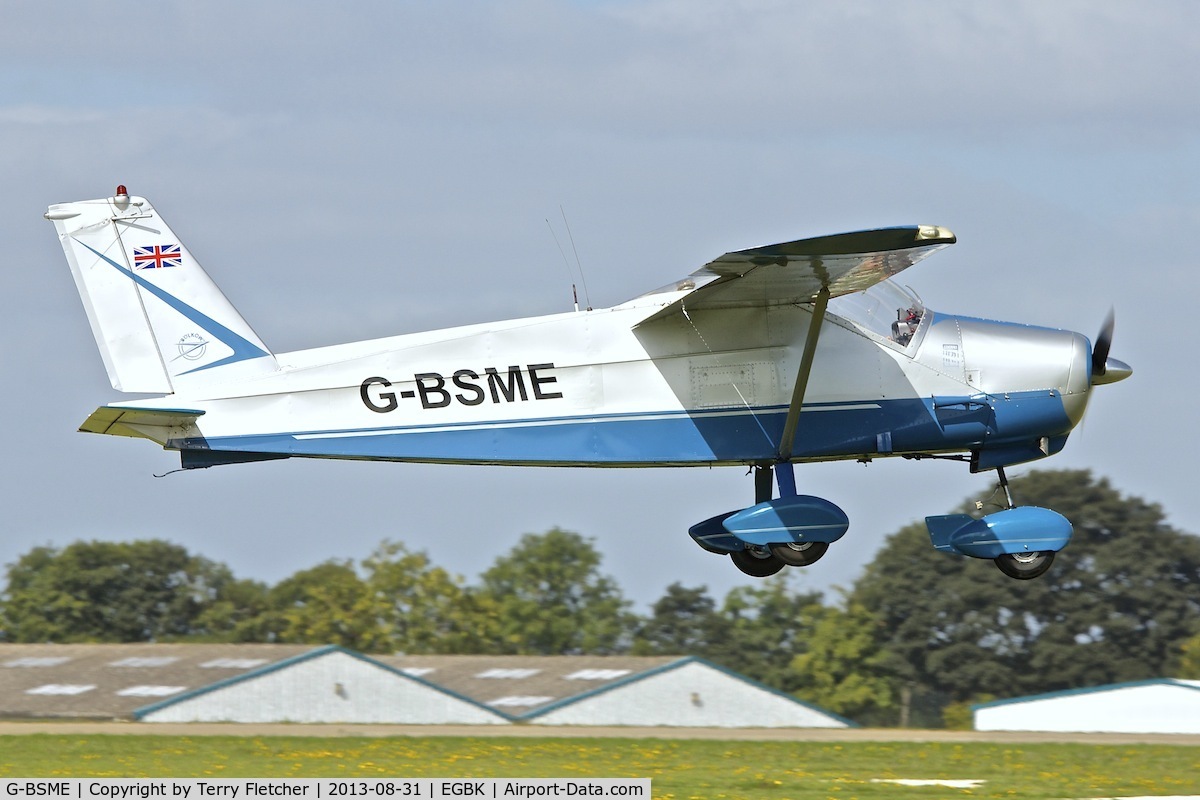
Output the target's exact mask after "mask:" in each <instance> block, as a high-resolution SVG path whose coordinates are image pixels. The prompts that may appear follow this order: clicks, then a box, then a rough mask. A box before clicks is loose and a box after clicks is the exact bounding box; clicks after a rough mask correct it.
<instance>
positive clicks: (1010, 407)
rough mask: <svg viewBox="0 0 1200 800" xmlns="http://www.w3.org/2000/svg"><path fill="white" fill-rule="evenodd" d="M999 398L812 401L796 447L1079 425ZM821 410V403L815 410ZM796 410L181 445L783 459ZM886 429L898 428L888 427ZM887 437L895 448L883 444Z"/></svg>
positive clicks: (810, 453) (863, 450) (1028, 433)
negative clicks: (958, 402)
mask: <svg viewBox="0 0 1200 800" xmlns="http://www.w3.org/2000/svg"><path fill="white" fill-rule="evenodd" d="M990 403H992V404H991V405H988V404H983V405H981V406H963V407H955V408H945V407H935V403H934V401H933V400H932V399H916V398H913V399H907V400H881V401H877V402H870V403H847V404H827V405H825V406H815V407H813V408H812V409H809V408H808V407H806V408H805V413H803V414H801V416H800V423H799V426H798V429H797V435H796V443H795V449H794V455H795V457H796V458H800V459H806V458H828V457H846V456H855V455H867V454H875V453H883V454H891V453H912V452H938V451H947V450H962V451H965V450H970V449H973V448H978V447H984V446H987V447H991V446H998V445H1002V444H1004V443H1011V442H1028V441H1032V440H1033V439H1035V438H1036V437H1040V436H1048V435H1055V434H1058V433H1064V434H1065V433H1066V432H1067V431H1069V430H1070V421H1069V420H1068V418H1067V415H1066V413H1065V411H1064V410H1063V405H1062V401H1061V399H1060V398H1059V397H1058V396H1056V395H1054V394H1049V393H1046V392H1028V393H1022V394H1013V395H1011V396H1009V397H1006V398H1003V399H1000V398H992V399H991V400H990ZM810 411H814V412H815V411H821V413H809V412H810ZM786 417H787V410H786V409H785V408H781V407H767V408H761V409H754V410H753V411H749V410H747V409H745V408H742V409H706V410H703V411H696V412H692V413H688V412H670V411H665V412H661V413H640V414H623V415H609V416H592V417H588V416H580V417H555V418H546V419H535V420H508V421H495V422H480V423H460V424H442V425H438V424H429V425H420V426H412V427H403V428H379V429H366V430H363V429H359V430H345V431H332V430H326V431H305V432H288V433H276V434H261V435H249V436H229V437H209V438H207V439H198V440H186V441H181V442H173V443H172V446H175V447H180V448H197V449H210V450H228V451H236V452H243V453H247V452H254V453H275V454H281V455H292V456H314V457H337V458H364V459H379V460H396V461H448V462H484V463H497V464H503V463H510V464H597V465H625V464H629V465H656V464H689V463H690V464H695V463H720V462H754V461H771V460H774V459H775V457H776V455H777V453H778V442H779V438H780V437H781V436H782V434H783V427H784V423H785V420H786ZM885 434H886V435H885ZM883 442H886V443H887V444H886V448H884V447H882V446H881V444H882V443H883Z"/></svg>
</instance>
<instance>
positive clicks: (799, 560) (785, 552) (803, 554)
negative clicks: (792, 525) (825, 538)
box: [770, 542, 829, 567]
mask: <svg viewBox="0 0 1200 800" xmlns="http://www.w3.org/2000/svg"><path fill="white" fill-rule="evenodd" d="M770 548H771V554H772V555H774V556H775V557H776V558H778V559H779V560H780V561H782V562H783V563H784V564H787V565H788V566H789V567H807V566H808V565H810V564H815V563H817V562H818V561H820V560H821V556H823V555H825V553H826V551H828V550H829V542H785V543H783V544H773V545H770Z"/></svg>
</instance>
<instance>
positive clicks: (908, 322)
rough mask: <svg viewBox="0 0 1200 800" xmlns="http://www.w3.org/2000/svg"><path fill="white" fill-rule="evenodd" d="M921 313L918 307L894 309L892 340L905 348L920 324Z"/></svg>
mask: <svg viewBox="0 0 1200 800" xmlns="http://www.w3.org/2000/svg"><path fill="white" fill-rule="evenodd" d="M921 311H922V309H921V308H920V307H919V306H909V307H908V308H898V309H896V321H895V322H893V323H892V339H894V340H895V341H896V342H897V343H898V344H901V345H904V346H906V347H907V346H908V343H909V342H910V341H912V337H913V334H914V333H916V332H917V326H919V325H920V324H921Z"/></svg>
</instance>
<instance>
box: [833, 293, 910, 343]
mask: <svg viewBox="0 0 1200 800" xmlns="http://www.w3.org/2000/svg"><path fill="white" fill-rule="evenodd" d="M829 313H831V314H836V315H837V316H839V317H841V318H842V319H845V320H849V321H850V322H853V323H854V324H855V325H857V326H858V327H860V328H864V329H866V330H868V331H870V332H871V333H874V334H876V335H877V336H882V337H883V338H884V339H890V340H891V341H893V342H896V343H897V344H899V345H900V346H901V347H907V346H908V343H909V342H911V341H912V337H913V334H915V333H916V332H917V327H918V326H919V325H920V324H921V318H922V317H924V316H925V304H924V303H922V302H921V298H919V297H917V296H916V294H915V293H913V292H912V291H911V290H909V289H906V288H904V287H902V286H900V285H899V284H897V283H893V282H892V281H890V280H889V281H883V282H882V283H877V284H875V285H874V286H872V287H871V288H870V289H867V290H866V291H862V292H855V293H854V294H844V295H842V296H841V297H835V298H833V299H832V300H830V301H829Z"/></svg>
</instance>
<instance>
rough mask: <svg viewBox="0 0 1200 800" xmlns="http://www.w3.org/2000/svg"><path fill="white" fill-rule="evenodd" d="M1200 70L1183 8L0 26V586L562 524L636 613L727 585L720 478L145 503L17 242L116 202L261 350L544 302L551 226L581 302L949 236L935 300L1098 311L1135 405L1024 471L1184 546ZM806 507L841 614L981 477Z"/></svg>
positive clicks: (258, 8) (1100, 3)
mask: <svg viewBox="0 0 1200 800" xmlns="http://www.w3.org/2000/svg"><path fill="white" fill-rule="evenodd" d="M1197 76H1200V5H1197V4H1195V3H1191V2H1188V1H1187V0H1178V1H1177V2H1172V1H1170V0H1162V1H1161V2H1150V3H1140V4H1132V3H1126V2H1115V1H1113V2H1106V1H1104V0H1086V1H1084V2H1076V1H1074V0H1062V1H1061V2H1055V3H1044V2H1038V1H1037V0H1031V1H1029V2H1021V1H1019V0H1018V1H1016V2H1008V3H1003V4H1000V3H961V2H955V1H950V0H946V1H942V0H898V1H894V2H882V1H880V2H853V1H851V2H841V1H839V2H832V0H830V1H829V2H809V3H793V2H787V1H786V0H761V1H759V2H755V1H752V0H747V1H746V2H717V1H716V0H647V2H620V1H617V0H614V1H613V2H603V1H601V2H583V1H582V0H580V1H577V2H550V1H549V0H503V2H499V1H497V2H490V1H489V0H479V1H478V2H447V3H424V2H400V1H396V0H392V1H391V2H358V3H349V4H347V3H339V4H334V3H320V2H308V3H295V2H272V1H270V0H264V2H255V3H243V2H206V3H194V2H159V3H153V4H145V5H143V6H139V7H136V8H126V9H123V10H121V11H120V13H115V12H114V8H113V6H112V5H111V3H98V2H73V3H70V4H66V5H63V4H55V5H48V4H46V3H44V2H40V1H39V2H25V1H24V0H0V180H3V182H4V187H5V188H4V190H3V191H0V220H2V221H0V232H2V233H3V242H4V252H5V255H4V258H3V263H2V264H0V287H2V294H0V297H2V298H3V299H2V300H0V303H2V306H0V308H3V314H0V326H2V331H0V332H2V335H3V341H4V343H5V344H4V347H3V351H2V356H0V358H2V360H0V366H2V369H3V375H4V386H5V391H4V392H3V394H2V399H0V403H2V404H3V416H4V419H5V420H6V421H7V424H6V426H5V433H4V437H3V451H4V454H3V460H2V461H0V465H2V466H0V470H2V475H0V478H2V480H0V498H2V500H3V508H4V512H5V513H4V515H3V524H0V564H9V563H12V562H13V561H15V560H16V559H17V558H18V557H19V556H20V555H21V554H23V553H25V552H27V551H28V550H29V549H31V548H32V547H35V546H39V545H51V546H59V547H61V546H65V545H67V544H69V543H71V542H73V541H76V540H79V539H85V540H91V539H107V540H132V539H142V538H162V539H167V540H170V541H173V542H177V543H179V544H181V545H184V546H185V547H187V548H188V549H189V550H190V551H192V552H193V553H198V554H200V555H204V556H206V557H208V558H211V559H215V560H217V561H221V562H224V563H226V564H228V565H229V566H230V568H231V569H232V570H233V571H234V573H235V574H237V575H238V576H239V577H248V578H255V579H259V580H264V581H268V582H274V581H278V580H280V579H281V578H284V577H286V576H288V575H290V574H292V573H294V572H296V571H297V570H300V569H305V568H308V567H311V566H315V565H316V564H318V563H320V562H322V561H324V560H327V559H338V560H343V559H354V560H358V559H361V558H364V557H366V556H368V555H369V554H370V553H371V551H372V550H374V549H375V547H376V546H378V545H379V543H380V542H381V541H383V540H385V539H390V540H396V541H402V542H404V543H405V544H406V545H407V546H408V547H409V548H410V549H414V550H423V551H425V552H427V553H428V554H429V555H430V557H431V558H432V559H433V561H434V562H435V563H437V564H439V565H441V566H444V567H446V568H447V569H449V570H450V571H452V572H455V573H458V574H461V575H463V576H464V577H465V578H466V579H467V580H468V581H474V580H475V579H476V577H477V575H478V573H479V572H480V571H481V570H483V569H486V568H487V567H488V566H489V565H490V564H491V563H492V562H493V561H494V560H495V559H496V558H497V557H498V556H500V555H503V554H504V553H506V552H508V551H509V550H510V549H511V548H512V547H513V546H514V545H515V544H516V543H517V541H518V540H519V539H520V537H521V535H522V534H524V533H529V532H534V533H538V532H543V531H545V530H548V529H549V528H551V527H554V526H559V527H562V528H565V529H567V530H572V531H576V532H578V533H580V534H582V535H584V536H586V537H589V538H591V539H593V540H594V542H595V545H596V546H597V548H598V549H599V550H600V551H601V552H602V554H603V556H604V562H603V565H602V570H603V571H604V572H605V573H606V574H609V575H611V576H612V577H614V578H615V579H616V580H617V582H618V583H619V584H620V586H621V587H622V589H623V590H624V592H625V594H626V595H627V596H628V597H629V598H630V599H631V600H632V601H633V602H634V603H635V604H636V605H637V607H638V608H639V609H644V608H645V607H647V606H648V605H649V604H650V603H652V602H653V601H654V600H655V599H657V598H658V597H660V596H661V595H662V593H663V591H664V590H665V588H666V587H667V586H668V585H669V584H671V583H673V582H676V581H678V582H680V583H682V584H684V585H686V586H699V585H704V586H707V587H708V589H709V591H710V592H711V593H712V594H713V595H714V596H715V597H717V598H720V597H722V596H724V594H725V593H726V592H727V591H728V590H729V589H731V588H732V587H735V586H740V585H746V584H749V583H751V582H752V581H753V579H751V578H747V577H745V576H743V575H741V573H739V572H737V571H736V570H735V569H734V568H733V566H732V564H730V563H729V561H728V559H726V558H724V557H718V556H715V555H711V554H708V553H705V552H703V551H702V550H700V549H699V548H697V547H696V546H695V545H694V544H693V543H692V542H691V541H690V539H689V538H688V536H687V528H688V527H689V526H690V525H692V524H693V523H695V522H698V521H700V520H702V519H705V518H707V517H710V516H713V515H715V514H718V513H721V512H724V511H729V510H733V509H737V508H742V507H744V506H747V505H750V504H751V503H752V502H753V482H752V478H750V477H747V476H746V475H745V474H744V473H745V470H743V469H738V468H718V469H703V468H692V469H647V470H629V469H624V470H600V469H547V468H513V467H510V468H501V467H481V466H444V465H412V464H393V463H352V462H325V461H305V460H300V459H291V460H287V461H281V462H270V463H264V464H249V465H235V466H226V467H219V468H214V469H209V470H198V471H194V472H189V473H186V474H182V473H179V474H174V475H169V476H167V477H162V478H157V477H155V475H156V474H162V473H166V472H168V471H170V470H172V469H174V468H176V467H177V466H178V456H177V455H176V454H174V453H167V452H163V451H162V450H160V449H158V448H157V447H156V446H154V445H153V444H151V443H149V442H145V441H138V440H133V439H118V438H113V437H105V436H94V435H88V434H82V433H77V432H76V428H77V427H78V425H79V424H80V423H81V422H82V421H83V420H84V418H86V417H87V415H88V414H89V413H91V411H92V410H94V409H95V408H96V407H97V406H100V405H103V404H105V403H110V402H119V401H120V400H121V399H123V398H127V397H128V396H126V395H122V394H121V393H119V392H116V391H115V390H113V389H112V388H111V386H110V385H109V383H108V379H107V376H106V374H105V371H104V367H103V365H102V363H101V361H100V358H99V355H98V353H97V350H96V345H95V343H94V341H93V339H92V336H91V332H90V329H89V328H88V325H87V321H86V318H85V315H84V312H83V308H82V305H81V303H80V301H79V299H78V295H77V293H76V291H75V287H74V284H73V282H72V280H71V277H70V272H69V269H68V267H67V264H66V262H65V260H64V258H63V254H62V250H61V248H60V246H59V243H58V241H57V238H56V236H55V234H54V230H53V226H52V225H51V223H49V222H47V221H46V220H44V219H43V218H42V214H43V213H44V211H45V209H46V206H48V205H49V204H51V203H56V202H65V201H71V200H82V199H89V198H95V197H104V196H107V195H111V194H112V193H113V191H114V189H115V187H116V185H117V184H118V183H121V184H125V185H127V186H128V187H129V189H130V191H131V193H134V194H140V195H144V196H146V197H148V198H149V199H150V200H151V201H152V202H153V203H154V205H155V206H156V208H157V209H158V210H159V212H160V213H161V214H162V215H163V217H164V219H166V220H167V222H168V223H169V224H170V225H171V226H172V228H173V229H174V230H175V232H176V233H177V234H179V236H180V238H181V239H183V241H185V242H186V243H187V245H188V247H189V248H190V250H191V251H192V253H193V254H194V255H195V256H196V257H197V258H198V259H199V260H200V261H201V263H202V264H203V265H204V266H205V268H206V270H207V271H208V272H209V274H210V275H211V276H212V277H213V279H214V280H215V281H216V282H217V283H218V284H219V285H220V286H221V287H222V289H223V290H224V292H225V294H226V295H227V296H228V297H229V298H230V299H231V300H232V302H233V303H234V305H236V306H237V307H238V309H239V311H240V312H241V313H242V315H243V316H244V317H245V318H246V319H247V320H248V321H249V322H250V324H251V325H252V326H254V328H255V330H256V331H257V333H258V334H259V336H260V337H261V338H262V339H263V340H264V341H265V342H266V343H267V344H268V346H270V347H271V349H272V350H274V351H275V352H286V351H289V350H296V349H302V348H306V347H315V346H320V345H324V344H333V343H337V342H346V341H354V340H359V339H367V338H374V337H380V336H388V335H393V334H399V333H408V332H414V331H421V330H427V329H430V328H439V327H447V326H452V325H459V324H467V323H475V322H487V321H490V320H500V319H510V318H514V317H524V316H533V315H540V314H549V313H555V312H560V311H566V310H569V309H570V307H571V288H570V284H571V282H572V279H573V278H572V264H569V263H567V262H564V258H563V255H562V254H561V253H560V250H559V247H558V245H557V244H556V242H555V238H554V236H553V235H552V233H551V230H550V226H548V224H547V223H548V222H549V223H550V224H551V225H552V226H553V227H555V229H556V231H557V234H558V236H559V237H560V238H563V240H564V247H567V248H568V253H569V252H570V249H569V245H567V244H566V241H565V237H563V233H564V230H565V226H564V225H563V224H562V219H563V216H564V215H565V217H566V219H567V220H568V221H569V225H570V232H571V238H572V239H573V241H574V245H575V249H576V250H577V251H578V257H579V264H580V266H581V267H582V270H583V272H584V275H585V276H586V283H587V291H588V295H589V297H590V301H591V303H592V304H593V305H595V306H597V307H603V306H608V305H613V304H616V303H619V302H622V301H624V300H627V299H629V298H630V297H633V296H635V295H638V294H640V293H642V292H644V291H646V290H649V289H652V288H654V287H657V286H660V285H663V284H665V283H667V282H669V281H672V280H674V279H676V278H679V277H681V276H683V275H686V274H688V273H690V272H692V271H693V270H695V269H697V268H698V267H700V266H701V265H703V264H704V263H706V262H707V261H709V260H711V259H712V258H714V257H715V256H718V255H720V254H721V253H724V252H727V251H731V250H737V249H743V248H747V247H754V246H759V245H763V244H768V243H772V242H779V241H786V240H790V239H796V238H802V237H807V236H817V235H823V234H829V233H836V232H840V231H850V230H858V229H863V228H873V227H882V226H888V225H903V224H937V225H944V226H946V227H949V228H950V229H951V230H953V231H954V232H955V233H956V234H957V236H958V243H957V244H956V245H954V246H953V247H951V248H949V249H947V250H945V251H943V252H940V253H938V254H936V255H934V256H933V257H931V258H929V259H927V260H926V261H923V262H922V263H921V264H919V265H918V266H916V267H915V268H913V269H912V270H910V271H908V272H906V273H905V276H904V278H905V282H906V283H908V284H909V285H910V286H912V288H913V289H915V290H916V291H917V292H919V293H920V295H921V296H922V297H923V299H924V301H925V303H926V305H927V306H928V307H930V308H933V309H935V310H939V311H944V312H949V313H962V314H969V315H974V316H982V317H988V318H993V319H1005V320H1011V321H1017V322H1025V323H1032V324H1038V325H1047V326H1051V327H1057V328H1066V329H1070V330H1078V331H1081V332H1083V333H1085V334H1086V335H1088V336H1089V337H1093V338H1094V336H1095V334H1096V332H1097V331H1098V330H1099V328H1100V326H1101V324H1102V321H1103V319H1104V316H1105V314H1106V313H1107V312H1108V310H1109V308H1110V307H1111V308H1114V309H1115V311H1116V318H1117V323H1116V336H1115V342H1114V345H1113V350H1112V355H1113V356H1115V357H1116V358H1119V359H1121V360H1123V361H1126V362H1127V363H1129V364H1130V365H1132V366H1133V368H1134V375H1133V377H1132V378H1131V379H1129V380H1127V381H1125V382H1123V383H1120V384H1115V385H1111V386H1106V387H1101V388H1100V389H1099V390H1097V392H1096V395H1095V396H1094V397H1093V402H1092V404H1091V406H1090V408H1089V412H1088V416H1087V418H1086V419H1085V421H1084V423H1083V425H1082V426H1081V427H1080V428H1079V429H1077V430H1076V432H1075V433H1074V434H1073V436H1072V438H1071V441H1070V442H1069V443H1068V444H1067V447H1066V449H1065V450H1064V451H1063V452H1062V453H1061V454H1059V455H1057V456H1055V457H1054V458H1052V459H1049V460H1047V461H1043V462H1041V463H1040V464H1038V465H1035V466H1036V467H1044V468H1073V469H1074V468H1086V469H1091V470H1093V471H1094V472H1095V474H1096V475H1098V476H1104V477H1107V478H1108V479H1109V480H1110V481H1111V482H1112V484H1113V485H1114V486H1115V487H1117V488H1118V489H1120V490H1121V491H1122V492H1125V493H1128V494H1131V495H1135V496H1139V497H1143V498H1145V499H1146V500H1149V501H1151V502H1156V503H1160V504H1161V505H1162V507H1163V509H1164V512H1165V513H1166V515H1167V519H1168V521H1169V522H1170V523H1171V524H1172V525H1174V526H1176V527H1177V528H1180V529H1182V530H1185V531H1189V532H1200V508H1197V506H1196V504H1195V503H1194V502H1193V501H1194V495H1195V488H1194V481H1193V479H1192V473H1193V471H1194V469H1193V466H1192V465H1191V464H1190V463H1189V454H1190V453H1195V452H1197V451H1200V426H1198V425H1197V424H1196V422H1195V416H1194V414H1193V413H1192V412H1190V411H1188V407H1190V405H1191V399H1192V398H1191V394H1190V392H1191V391H1194V390H1195V388H1196V385H1197V382H1196V378H1195V362H1196V360H1197V359H1196V358H1195V354H1194V353H1193V352H1191V351H1192V350H1193V349H1194V348H1195V342H1196V340H1197V338H1198V337H1197V335H1196V331H1197V324H1198V323H1197V319H1200V309H1197V304H1198V300H1200V271H1197V270H1196V268H1195V266H1194V265H1195V262H1196V255H1195V245H1194V243H1193V242H1191V236H1192V235H1194V234H1195V232H1196V231H1197V230H1198V229H1200V102H1198V101H1200V79H1198V78H1197ZM573 260H574V256H571V261H573ZM1176 356H1178V357H1179V358H1178V359H1176ZM1035 466H1024V467H1018V468H1014V469H1011V470H1010V473H1009V474H1010V477H1016V476H1019V475H1022V474H1026V473H1027V472H1028V471H1029V470H1030V469H1033V468H1035ZM797 479H798V482H799V486H800V491H801V492H802V493H805V494H815V495H819V496H822V497H826V498H828V499H830V500H832V501H834V502H835V503H837V504H838V505H840V506H841V507H842V508H844V509H845V510H846V512H847V513H848V514H849V516H850V520H851V527H850V531H849V533H847V535H846V537H845V538H844V539H843V540H842V541H841V542H839V543H837V544H836V545H834V546H833V547H831V548H830V551H829V554H828V555H827V556H826V557H825V558H824V559H823V560H822V561H821V562H820V563H819V564H816V565H814V566H813V567H810V568H808V569H806V570H803V571H801V570H792V572H795V573H797V574H798V577H797V578H796V580H797V584H798V585H799V586H802V587H807V588H812V589H817V590H821V591H826V592H830V593H831V596H832V593H833V591H834V587H838V586H842V587H848V586H850V585H851V584H852V582H853V581H854V580H855V578H856V577H857V576H858V574H859V573H860V571H861V569H862V567H863V566H864V565H865V564H866V563H868V562H869V561H870V560H871V558H872V556H873V554H874V553H875V552H876V551H877V549H878V548H879V546H880V545H881V543H882V542H883V540H884V538H885V537H886V536H887V535H888V534H890V533H892V532H894V531H896V530H898V529H899V528H901V527H903V526H905V525H907V524H910V523H912V522H914V521H919V520H921V519H922V518H923V517H924V516H925V515H927V514H941V513H947V512H948V511H950V510H951V509H953V508H954V507H956V506H957V505H958V504H959V503H961V502H962V501H963V500H964V499H967V498H975V497H986V496H987V495H990V494H991V491H992V488H993V485H994V479H993V477H992V476H990V475H970V474H969V471H968V470H967V468H966V466H965V465H963V464H957V463H932V462H921V463H911V462H906V461H904V462H902V461H899V460H880V461H876V462H874V463H872V464H870V465H861V464H856V463H836V464H815V465H806V466H802V467H799V468H798V470H797ZM1018 501H1019V498H1018ZM1067 552H1068V554H1069V550H1068V551H1067ZM1064 555H1067V554H1064ZM1130 556H1131V557H1136V554H1135V553H1131V554H1130Z"/></svg>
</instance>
